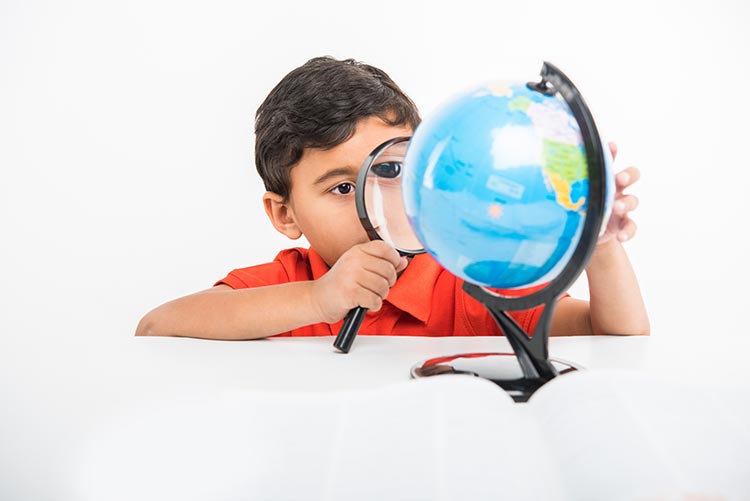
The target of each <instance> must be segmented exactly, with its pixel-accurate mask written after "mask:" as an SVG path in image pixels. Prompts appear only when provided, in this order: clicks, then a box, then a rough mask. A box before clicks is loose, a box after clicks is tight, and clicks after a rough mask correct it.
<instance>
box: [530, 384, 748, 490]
mask: <svg viewBox="0 0 750 501" xmlns="http://www.w3.org/2000/svg"><path fill="white" fill-rule="evenodd" d="M716 390H717V389H716V388H709V387H706V386H697V385H695V384H688V383H686V382H682V381H680V380H679V379H671V380H667V379H664V378H662V379H657V378H656V377H651V376H645V375H638V374H635V373H629V372H625V371H590V372H589V371H580V372H578V373H573V374H567V375H564V376H560V377H559V378H558V379H556V380H553V381H551V382H550V383H548V384H547V385H545V386H544V387H542V388H541V389H540V390H539V391H538V392H537V393H536V394H535V395H534V396H533V397H532V399H531V400H530V402H529V404H528V405H529V408H530V409H532V410H533V413H534V416H535V418H536V420H537V422H538V423H539V429H540V430H542V434H543V436H544V441H545V442H546V443H547V444H548V447H547V450H549V451H550V453H551V454H553V455H554V457H555V462H556V464H557V465H558V467H559V469H560V477H561V478H562V482H563V484H564V486H565V489H566V492H567V497H568V498H569V499H576V500H587V499H591V500H599V499H610V500H611V499H627V500H632V499H636V500H655V499H669V500H671V499H680V500H682V499H748V497H749V496H750V424H749V423H750V398H748V394H747V392H745V393H742V392H735V393H732V392H721V393H719V392H718V391H716ZM695 496H697V497H695Z"/></svg>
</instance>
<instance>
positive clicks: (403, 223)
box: [333, 137, 425, 353]
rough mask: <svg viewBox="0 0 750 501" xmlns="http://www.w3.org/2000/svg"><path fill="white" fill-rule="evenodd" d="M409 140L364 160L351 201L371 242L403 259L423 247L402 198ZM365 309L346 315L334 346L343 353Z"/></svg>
mask: <svg viewBox="0 0 750 501" xmlns="http://www.w3.org/2000/svg"><path fill="white" fill-rule="evenodd" d="M409 139H411V137H397V138H394V139H390V140H388V141H386V142H384V143H383V144H381V145H380V146H378V147H377V148H375V150H373V152H372V153H370V155H369V156H368V157H367V158H366V159H365V161H364V163H363V164H362V168H361V169H360V171H359V175H358V177H357V185H356V187H355V194H354V198H355V201H356V204H357V215H358V216H359V221H360V223H362V227H363V228H364V229H365V231H366V232H367V236H368V237H370V240H383V241H385V242H387V243H388V244H390V245H392V246H393V248H394V249H396V250H397V251H398V253H399V254H400V255H402V256H414V255H416V254H422V253H423V252H424V251H425V250H424V246H423V245H422V243H421V242H420V241H419V239H418V238H417V236H416V235H415V234H414V231H413V230H412V229H411V225H410V224H409V220H408V218H407V217H406V211H405V210H404V202H403V198H402V196H401V180H402V179H403V176H402V174H403V172H402V170H403V166H404V157H405V156H406V147H407V146H408V144H409ZM366 313H367V308H364V307H362V306H359V307H357V308H354V309H352V310H350V311H349V313H347V315H346V319H344V324H343V325H342V326H341V331H340V332H339V334H338V336H336V340H335V341H334V343H333V346H334V347H335V348H336V349H338V350H339V351H341V352H343V353H349V349H350V348H351V346H352V343H353V342H354V338H355V337H356V336H357V332H358V331H359V327H360V325H362V320H364V318H365V314H366Z"/></svg>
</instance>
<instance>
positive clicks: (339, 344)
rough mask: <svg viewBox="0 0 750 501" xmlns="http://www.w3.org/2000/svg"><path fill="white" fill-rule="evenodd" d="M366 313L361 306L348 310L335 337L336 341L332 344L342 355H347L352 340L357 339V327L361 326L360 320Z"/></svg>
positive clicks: (365, 309)
mask: <svg viewBox="0 0 750 501" xmlns="http://www.w3.org/2000/svg"><path fill="white" fill-rule="evenodd" d="M366 313H367V308H365V307H363V306H357V307H356V308H353V309H351V310H349V313H347V314H346V318H345V319H344V324H343V325H342V326H341V330H340V331H339V335H338V336H336V340H335V341H334V342H333V346H334V348H336V349H337V350H339V351H341V352H342V353H349V348H351V347H352V343H353V342H354V338H355V337H357V332H359V326H360V325H362V320H364V319H365V314H366Z"/></svg>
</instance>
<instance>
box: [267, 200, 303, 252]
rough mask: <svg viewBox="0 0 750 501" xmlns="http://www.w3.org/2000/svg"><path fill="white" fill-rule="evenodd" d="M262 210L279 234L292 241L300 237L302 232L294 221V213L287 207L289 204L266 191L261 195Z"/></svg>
mask: <svg viewBox="0 0 750 501" xmlns="http://www.w3.org/2000/svg"><path fill="white" fill-rule="evenodd" d="M263 208H264V209H265V210H266V214H267V215H268V219H270V220H271V224H273V227H274V228H276V230H278V231H279V232H280V233H283V234H284V235H286V236H287V237H288V238H291V239H292V240H297V239H298V238H299V237H301V236H302V231H301V230H300V229H299V226H297V222H296V221H295V220H294V213H293V212H292V209H291V208H290V207H289V203H288V202H285V201H284V198H283V197H282V196H281V195H279V194H278V193H273V192H271V191H267V192H266V193H265V194H264V195H263Z"/></svg>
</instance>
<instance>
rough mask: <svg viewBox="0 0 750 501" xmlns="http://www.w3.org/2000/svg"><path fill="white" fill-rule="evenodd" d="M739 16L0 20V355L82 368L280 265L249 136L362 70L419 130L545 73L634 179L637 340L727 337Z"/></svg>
mask: <svg viewBox="0 0 750 501" xmlns="http://www.w3.org/2000/svg"><path fill="white" fill-rule="evenodd" d="M749 11H750V9H748V7H747V6H746V4H744V3H743V2H741V1H740V0H737V1H722V2H695V1H688V2H685V1H680V2H678V1H672V2H655V1H647V2H641V1H636V2H621V3H617V4H611V5H605V3H604V2H597V1H590V2H588V1H573V2H562V1H547V0H545V1H540V2H498V1H492V2H489V1H488V2H480V1H474V0H470V1H461V2H444V1H432V0H431V1H429V2H428V1H422V2H404V1H398V2H395V1H385V2H378V3H371V4H370V3H363V4H356V5H355V3H352V2H349V1H340V2H337V1H325V2H300V3H299V4H298V5H290V4H287V3H286V2H278V3H269V4H266V5H265V6H262V7H258V6H255V3H250V2H239V1H238V2H227V1H218V2H184V1H180V2H177V1H174V2H170V1H166V0H149V1H140V2H139V1H135V2H94V1H66V2H43V1H38V0H32V1H20V0H2V3H0V172H1V173H2V178H0V204H1V205H0V228H1V229H2V236H1V237H0V238H2V243H1V244H0V273H1V277H2V281H1V282H0V288H1V289H0V291H1V292H0V294H1V299H2V301H0V312H1V314H2V322H1V324H0V326H1V327H0V328H1V329H2V338H1V340H0V343H2V345H0V346H1V347H2V348H3V349H2V350H1V352H2V353H5V354H7V353H8V347H9V346H8V345H10V347H11V348H19V349H21V353H25V351H26V349H32V350H37V349H42V350H44V349H48V348H52V346H54V349H55V350H56V349H58V348H63V349H64V350H65V353H66V354H67V355H73V356H79V355H80V356H94V357H95V356H96V354H95V353H88V352H89V349H88V348H87V347H88V346H89V345H88V343H89V341H90V340H91V338H92V337H95V338H106V339H111V338H118V337H122V336H130V335H131V334H132V333H133V330H134V329H135V326H136V324H137V321H138V320H139V318H140V317H141V316H142V315H143V314H144V313H145V312H146V311H147V310H149V309H151V308H152V307H155V306H156V305H158V304H160V303H162V302H164V301H166V300H169V299H172V298H175V297H177V296H181V295H184V294H187V293H190V292H193V291H197V290H201V289H203V288H207V287H210V286H211V285H212V284H213V282H214V281H215V280H217V279H219V278H221V277H223V276H224V275H225V273H226V272H228V271H229V270H230V269H232V268H235V267H242V266H248V265H251V264H255V263H259V262H264V261H267V260H270V259H272V258H273V256H274V255H275V254H276V252H277V251H278V250H280V249H282V248H285V247H288V246H290V244H292V243H293V242H290V241H288V240H286V239H285V237H283V236H281V235H279V234H277V233H276V232H275V230H273V228H272V227H271V225H270V223H269V222H268V221H267V219H266V217H265V215H264V213H263V211H262V206H261V200H260V197H261V194H262V192H263V187H262V183H261V182H260V179H259V177H258V176H257V174H256V173H255V167H254V163H253V156H252V149H253V141H254V138H253V116H254V112H255V110H256V108H257V107H258V105H259V104H260V103H261V101H262V100H263V98H264V97H265V96H266V94H267V93H268V91H269V90H270V89H271V88H272V87H273V86H274V85H275V84H276V83H277V82H278V81H279V80H280V79H281V77H283V76H284V75H285V74H286V73H287V72H288V71H290V70H291V69H292V68H294V67H296V66H298V65H300V64H302V63H304V62H305V61H306V60H307V59H309V58H311V57H314V56H317V55H323V54H330V55H333V56H335V57H338V58H345V57H354V58H357V59H360V60H363V61H365V62H369V63H371V64H375V65H377V66H380V67H382V68H383V69H385V70H386V71H387V72H388V73H389V74H390V75H391V76H392V77H393V78H394V79H395V80H396V81H397V82H398V83H399V84H400V85H401V86H402V88H403V89H404V90H405V91H406V92H407V93H408V94H410V95H411V96H412V97H413V99H414V100H415V101H416V103H417V104H418V106H420V108H421V110H422V112H423V114H424V115H427V114H429V112H430V110H431V109H433V108H434V107H435V106H436V105H437V104H438V103H439V102H440V101H441V100H442V99H444V98H445V97H447V96H449V95H451V94H452V93H453V92H455V91H456V90H459V89H462V88H464V87H466V86H468V85H471V84H473V83H475V82H478V81H482V80H486V79H490V78H512V79H533V78H535V76H536V75H537V74H538V70H539V68H540V67H541V63H542V61H543V60H549V61H551V62H553V63H555V64H557V65H558V66H559V67H560V68H562V69H563V70H564V71H565V72H566V73H568V75H569V76H570V77H571V78H572V79H573V80H574V82H576V83H577V85H578V87H579V88H580V89H581V91H582V92H583V94H584V97H585V98H586V99H587V101H588V102H589V104H590V106H591V107H592V109H593V110H594V111H595V113H596V115H597V119H598V121H599V124H600V128H601V129H602V130H603V132H604V134H606V136H607V137H608V138H610V139H612V140H615V141H616V142H617V143H618V144H619V146H620V151H621V158H620V161H619V165H618V167H620V168H622V167H624V166H626V165H630V164H633V165H637V166H638V167H639V168H640V169H641V170H642V172H643V178H642V181H641V182H640V183H638V185H637V188H635V189H634V190H633V191H634V192H635V193H636V194H637V195H639V197H640V199H641V207H640V209H639V210H638V212H637V214H635V216H634V217H635V218H636V221H637V222H638V224H639V228H640V229H639V232H638V234H637V236H636V238H635V239H634V240H633V241H632V242H630V243H628V244H627V248H628V249H629V252H630V256H631V258H632V261H633V264H634V266H635V268H636V270H637V272H638V275H639V278H640V281H641V285H642V289H643V294H644V296H645V298H646V301H647V304H648V309H649V312H650V315H651V319H652V322H653V333H654V335H656V336H674V337H675V339H679V338H680V337H681V336H685V335H688V334H701V335H706V336H708V337H711V338H713V337H717V336H719V337H721V336H726V335H745V334H744V330H745V328H744V322H743V315H742V306H743V301H741V299H740V296H742V295H743V294H744V293H743V289H744V287H745V283H746V281H747V278H748V272H747V271H746V270H747V265H746V264H745V259H744V258H745V256H746V255H748V254H749V252H748V251H749V250H750V243H748V242H750V240H749V239H747V238H746V237H745V236H744V234H745V232H746V231H747V228H748V225H747V219H746V217H745V214H746V212H747V209H748V202H747V195H746V189H747V184H748V179H749V177H748V173H747V172H748V167H750V165H749V164H748V160H747V153H746V152H747V149H746V148H747V141H748V137H750V136H749V135H748V133H749V132H750V129H749V128H748V125H747V124H748V122H747V117H748V116H750V113H749V112H750V104H749V103H750V100H748V99H747V97H746V96H747V91H748V88H749V87H748V86H749V85H750V78H748V76H749V73H748V72H749V71H750V70H748V64H747V61H748V47H750V35H748V32H747V30H745V29H744V28H743V27H744V26H745V25H746V24H747V23H748V22H749V21H750V15H749V14H748V12H749ZM297 243H298V242H297ZM578 291H580V292H578ZM574 292H577V293H579V294H585V290H584V288H582V287H578V288H576V289H575V290H574ZM0 356H2V355H0Z"/></svg>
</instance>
